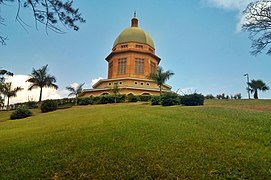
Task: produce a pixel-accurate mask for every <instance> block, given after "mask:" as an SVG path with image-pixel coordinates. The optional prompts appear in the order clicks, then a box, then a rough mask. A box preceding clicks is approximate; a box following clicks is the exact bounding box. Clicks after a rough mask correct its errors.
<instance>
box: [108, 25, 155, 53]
mask: <svg viewBox="0 0 271 180" xmlns="http://www.w3.org/2000/svg"><path fill="white" fill-rule="evenodd" d="M126 42H139V43H145V44H148V45H150V46H151V47H153V48H154V43H153V41H152V38H151V37H150V35H149V34H148V33H146V32H145V31H144V30H143V29H141V28H139V27H129V28H126V29H124V30H123V31H122V32H121V33H120V35H119V36H118V37H117V39H116V40H115V42H114V45H113V47H115V46H116V45H117V44H120V43H126Z"/></svg>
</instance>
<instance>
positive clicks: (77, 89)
mask: <svg viewBox="0 0 271 180" xmlns="http://www.w3.org/2000/svg"><path fill="white" fill-rule="evenodd" d="M84 84H85V83H82V84H79V85H78V86H77V87H73V86H71V85H70V86H68V87H66V89H67V90H69V91H70V92H71V93H70V94H69V95H68V96H75V105H77V102H78V97H79V96H80V94H81V93H82V91H83V86H84Z"/></svg>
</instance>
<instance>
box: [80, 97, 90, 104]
mask: <svg viewBox="0 0 271 180" xmlns="http://www.w3.org/2000/svg"><path fill="white" fill-rule="evenodd" d="M77 103H78V105H89V104H93V98H90V97H85V98H78V102H77Z"/></svg>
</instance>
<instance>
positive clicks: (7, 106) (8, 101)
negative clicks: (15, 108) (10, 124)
mask: <svg viewBox="0 0 271 180" xmlns="http://www.w3.org/2000/svg"><path fill="white" fill-rule="evenodd" d="M7 110H8V111H9V97H8V103H7Z"/></svg>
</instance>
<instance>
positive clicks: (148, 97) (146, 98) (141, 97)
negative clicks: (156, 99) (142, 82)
mask: <svg viewBox="0 0 271 180" xmlns="http://www.w3.org/2000/svg"><path fill="white" fill-rule="evenodd" d="M138 98H139V101H143V102H148V101H150V100H151V98H152V96H151V95H139V96H138Z"/></svg>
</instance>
